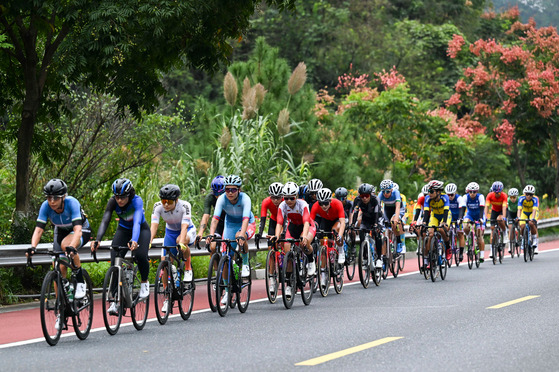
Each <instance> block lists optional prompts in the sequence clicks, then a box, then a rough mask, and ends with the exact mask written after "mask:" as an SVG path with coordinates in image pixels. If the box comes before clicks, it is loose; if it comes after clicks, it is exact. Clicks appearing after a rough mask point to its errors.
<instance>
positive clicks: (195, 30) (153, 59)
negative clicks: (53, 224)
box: [0, 0, 294, 212]
mask: <svg viewBox="0 0 559 372" xmlns="http://www.w3.org/2000/svg"><path fill="white" fill-rule="evenodd" d="M259 3H260V1H256V0H244V1H235V2H229V1H225V2H207V1H203V0H197V1H182V2H176V1H170V0H166V1H149V0H140V1H138V0H134V1H133V0H122V1H118V2H114V1H110V0H101V1H97V2H91V1H87V0H77V1H72V2H60V1H57V0H42V1H35V0H33V1H32V0H6V1H4V2H3V3H2V6H1V8H0V25H1V29H0V30H1V34H3V35H7V37H8V38H7V43H9V44H11V45H12V47H13V48H6V47H4V46H3V47H2V49H1V51H2V52H1V53H0V90H1V91H2V92H3V97H2V101H1V102H0V103H1V104H2V106H1V109H0V110H1V111H0V117H3V118H6V119H5V120H6V121H7V122H8V125H6V127H7V128H9V129H10V130H12V131H13V133H12V135H11V136H10V138H13V139H15V140H17V167H16V211H22V212H25V211H27V210H28V207H29V195H28V194H29V192H28V191H29V190H28V180H29V164H30V160H31V151H32V150H34V151H42V150H43V149H44V147H42V146H41V141H40V138H41V136H42V134H43V132H44V124H45V123H46V122H50V121H54V122H56V121H57V119H58V117H59V108H60V106H59V104H60V97H61V93H62V92H64V91H65V90H66V88H65V87H66V86H67V84H72V85H74V84H77V85H83V86H87V87H91V88H92V89H94V90H98V91H100V92H106V93H110V94H111V95H113V96H114V97H116V98H117V99H118V105H119V107H120V108H121V109H122V110H124V108H128V109H129V110H130V111H131V112H132V113H134V114H136V115H139V113H140V112H141V111H142V110H143V109H146V110H152V109H153V108H154V107H155V106H156V105H157V103H158V101H157V97H158V95H161V94H162V93H163V89H162V85H161V82H160V80H159V75H160V73H161V72H165V71H169V70H170V69H171V68H172V67H173V66H176V65H179V64H183V63H184V64H186V65H188V66H194V67H196V68H201V69H207V70H212V71H215V70H216V69H217V68H218V66H219V65H220V64H221V63H227V62H228V58H229V56H230V55H231V52H232V46H231V40H232V39H238V38H240V37H242V34H243V32H245V30H246V29H247V28H248V26H249V18H250V16H251V15H252V14H253V13H254V10H255V7H256V6H257V5H258V4H259ZM266 3H267V4H269V5H274V6H278V7H279V8H280V9H282V10H283V9H285V8H293V6H294V5H293V4H294V0H267V1H266ZM8 113H9V114H8ZM14 122H16V123H17V125H14Z"/></svg>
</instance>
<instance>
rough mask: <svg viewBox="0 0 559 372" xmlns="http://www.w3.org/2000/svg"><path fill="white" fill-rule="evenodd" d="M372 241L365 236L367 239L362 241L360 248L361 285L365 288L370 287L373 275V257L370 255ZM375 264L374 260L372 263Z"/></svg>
mask: <svg viewBox="0 0 559 372" xmlns="http://www.w3.org/2000/svg"><path fill="white" fill-rule="evenodd" d="M370 252H371V251H370V242H369V239H367V238H365V240H364V241H363V242H362V243H361V247H360V248H359V281H361V285H362V286H363V288H368V287H369V280H370V275H371V266H370V264H371V259H370V257H369V255H370ZM372 264H373V265H374V262H373V263H372Z"/></svg>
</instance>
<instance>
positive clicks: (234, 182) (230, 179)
mask: <svg viewBox="0 0 559 372" xmlns="http://www.w3.org/2000/svg"><path fill="white" fill-rule="evenodd" d="M242 185H243V180H242V179H241V177H239V176H237V175H235V174H230V175H228V176H227V177H225V186H237V187H241V186H242Z"/></svg>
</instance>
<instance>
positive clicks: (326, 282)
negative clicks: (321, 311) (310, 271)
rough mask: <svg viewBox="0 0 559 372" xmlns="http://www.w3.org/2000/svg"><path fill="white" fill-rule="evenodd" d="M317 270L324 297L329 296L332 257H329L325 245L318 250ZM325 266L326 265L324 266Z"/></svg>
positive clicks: (319, 285) (319, 286) (321, 292)
mask: <svg viewBox="0 0 559 372" xmlns="http://www.w3.org/2000/svg"><path fill="white" fill-rule="evenodd" d="M318 260H319V261H318V263H317V266H318V267H317V270H318V272H319V273H320V274H319V275H318V288H319V289H320V294H321V295H322V297H326V296H328V291H329V290H330V275H331V273H330V257H328V248H327V247H326V246H325V245H323V246H322V247H320V251H319V252H318ZM322 266H324V267H322Z"/></svg>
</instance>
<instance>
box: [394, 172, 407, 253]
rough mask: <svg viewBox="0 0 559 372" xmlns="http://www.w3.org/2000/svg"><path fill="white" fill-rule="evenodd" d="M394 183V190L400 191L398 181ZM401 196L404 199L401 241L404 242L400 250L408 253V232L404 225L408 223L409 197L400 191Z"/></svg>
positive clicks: (401, 209)
mask: <svg viewBox="0 0 559 372" xmlns="http://www.w3.org/2000/svg"><path fill="white" fill-rule="evenodd" d="M392 185H393V188H392V189H393V190H396V191H398V192H400V186H399V185H398V184H397V183H396V182H392ZM400 198H401V199H402V201H401V202H400V221H401V222H402V231H401V232H402V233H401V234H400V241H401V242H402V243H400V252H401V253H406V233H405V231H404V225H405V224H406V221H407V214H408V209H407V204H408V203H407V201H408V200H407V198H406V196H405V195H404V194H402V193H401V192H400Z"/></svg>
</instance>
